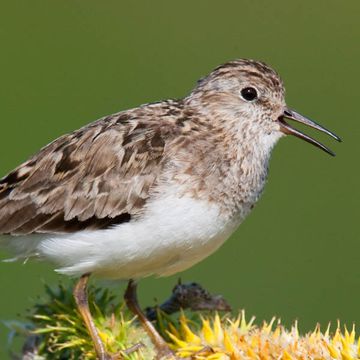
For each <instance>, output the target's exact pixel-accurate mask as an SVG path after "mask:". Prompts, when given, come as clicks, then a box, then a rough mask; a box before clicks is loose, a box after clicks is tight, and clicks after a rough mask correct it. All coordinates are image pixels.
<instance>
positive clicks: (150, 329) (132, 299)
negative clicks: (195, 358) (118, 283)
mask: <svg viewBox="0 0 360 360" xmlns="http://www.w3.org/2000/svg"><path fill="white" fill-rule="evenodd" d="M136 288H137V285H136V283H135V281H134V280H130V281H129V283H128V286H127V289H126V291H125V295H124V299H125V302H126V305H127V307H128V308H129V309H130V311H132V312H133V313H134V314H135V315H136V316H137V318H138V319H139V321H140V323H141V325H142V326H143V328H144V330H145V331H146V332H147V334H148V335H149V337H150V339H151V341H152V342H153V344H154V345H155V347H156V349H157V359H176V357H175V356H174V353H173V352H172V351H171V350H170V348H169V346H168V344H167V343H166V342H165V340H164V339H163V338H162V337H161V336H160V334H159V333H158V332H157V331H156V329H155V328H154V326H153V324H152V323H151V322H150V321H149V320H148V319H147V317H146V316H145V314H144V313H143V311H142V310H141V308H140V306H139V303H138V300H137V294H136Z"/></svg>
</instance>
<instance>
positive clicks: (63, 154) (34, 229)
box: [0, 111, 165, 235]
mask: <svg viewBox="0 0 360 360" xmlns="http://www.w3.org/2000/svg"><path fill="white" fill-rule="evenodd" d="M153 115H154V114H153ZM164 147H165V141H164V139H163V136H162V134H161V132H160V128H159V126H157V125H156V122H154V121H146V118H145V121H144V119H142V118H141V117H140V118H139V119H137V116H136V113H135V114H133V112H132V111H127V112H121V113H118V114H114V115H111V116H109V117H106V118H103V119H100V120H98V121H96V122H94V123H92V124H90V125H88V126H85V127H83V128H81V129H79V130H77V131H74V132H73V133H71V134H68V135H64V136H62V137H60V138H58V139H57V140H55V141H54V142H52V143H50V144H49V145H47V146H45V147H44V148H43V149H41V150H40V151H39V152H38V153H37V154H36V155H35V156H33V157H32V158H31V159H30V160H28V161H27V162H25V163H24V164H22V165H20V166H19V167H17V168H16V169H15V170H14V171H12V172H11V173H10V174H8V175H7V176H5V177H4V178H2V179H1V180H0V234H11V235H24V234H31V233H62V232H73V231H77V230H82V229H96V228H104V227H107V226H109V225H111V224H114V223H120V222H124V221H129V220H130V218H131V216H133V215H135V214H138V213H140V212H141V209H142V208H143V206H144V204H145V202H146V200H147V199H148V197H149V192H150V189H151V187H152V186H153V185H154V183H155V181H156V179H157V177H158V175H159V174H160V172H161V168H162V166H163V154H164Z"/></svg>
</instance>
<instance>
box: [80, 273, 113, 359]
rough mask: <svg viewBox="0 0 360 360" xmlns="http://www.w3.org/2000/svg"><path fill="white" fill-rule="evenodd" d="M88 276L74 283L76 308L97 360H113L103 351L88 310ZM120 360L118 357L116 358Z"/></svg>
mask: <svg viewBox="0 0 360 360" xmlns="http://www.w3.org/2000/svg"><path fill="white" fill-rule="evenodd" d="M89 277H90V274H85V275H83V276H82V277H81V278H80V279H79V281H78V282H77V283H76V285H75V288H74V292H73V294H74V298H75V302H76V305H77V308H78V310H79V312H80V314H81V316H82V318H83V320H84V323H85V326H86V328H87V330H88V331H89V334H90V336H91V339H92V341H93V343H94V348H95V352H96V356H97V357H98V359H99V360H114V359H115V357H114V356H112V355H109V354H108V353H107V352H106V351H105V346H104V344H103V342H102V341H101V339H100V336H99V333H98V331H97V329H96V326H95V324H94V321H93V319H92V316H91V313H90V309H89V302H88V295H87V283H88V280H89ZM116 358H118V359H120V357H118V356H117V357H116Z"/></svg>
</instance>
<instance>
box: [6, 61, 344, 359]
mask: <svg viewBox="0 0 360 360" xmlns="http://www.w3.org/2000/svg"><path fill="white" fill-rule="evenodd" d="M286 119H290V120H294V121H297V122H299V123H302V124H305V125H307V126H310V127H313V128H315V129H318V130H320V131H322V132H325V133H327V134H328V135H330V136H332V137H333V138H334V139H336V140H338V141H340V139H339V137H337V136H336V135H335V134H333V133H332V132H330V131H329V130H326V129H325V128H324V127H322V126H320V125H318V124H317V123H315V122H314V121H312V120H310V119H308V118H305V117H304V116H302V115H300V114H299V113H297V112H295V111H294V110H290V109H289V108H288V107H287V106H286V103H285V99H284V87H283V83H282V81H281V80H280V78H279V76H278V75H277V73H276V72H275V71H274V70H273V69H271V68H270V67H269V66H267V65H266V64H264V63H262V62H259V61H254V60H245V59H239V60H235V61H230V62H227V63H225V64H223V65H221V66H219V67H217V68H216V69H215V70H214V71H212V72H211V73H210V74H209V75H208V76H206V77H204V78H202V79H201V80H199V81H198V83H197V85H196V87H195V88H194V89H193V91H192V92H191V93H190V94H189V95H188V96H186V97H185V98H183V99H180V100H165V101H161V102H157V103H152V104H145V105H141V106H139V107H137V108H134V109H130V110H126V111H121V112H119V113H116V114H113V115H109V116H106V117H104V118H102V119H100V120H97V121H95V122H93V123H91V124H89V125H87V126H84V127H82V128H81V129H79V130H76V131H74V132H72V133H70V134H67V135H64V136H61V137H59V138H58V139H56V140H55V141H53V142H52V143H50V144H48V145H46V146H45V147H44V148H42V149H41V150H40V151H39V152H38V153H37V154H35V155H34V156H32V157H31V158H30V159H29V160H28V161H26V162H25V163H23V164H22V165H20V166H18V167H17V168H16V169H15V170H13V171H12V172H10V173H9V174H8V175H7V176H5V177H3V178H2V179H1V180H0V234H3V235H4V236H3V238H2V240H1V244H2V245H3V246H6V247H8V248H10V249H11V250H12V251H14V252H15V254H16V259H27V258H31V257H35V258H39V259H45V260H49V261H52V262H53V263H55V264H56V265H57V270H56V271H58V272H59V273H62V274H67V275H72V276H78V277H80V279H79V281H78V282H77V284H76V286H75V289H74V296H75V300H76V303H77V305H78V309H79V312H80V313H81V315H82V317H83V319H84V323H85V325H86V327H87V329H88V331H89V332H90V335H91V337H92V339H93V342H94V347H95V351H96V354H97V357H98V358H99V359H101V360H105V359H106V360H107V359H116V358H118V357H120V355H118V354H109V353H107V352H106V350H105V347H104V344H103V343H102V341H101V339H100V337H99V335H98V332H97V329H96V327H95V326H94V323H93V320H92V317H91V314H90V311H89V307H88V301H87V288H86V287H87V282H88V278H89V276H90V274H93V275H95V276H99V277H103V278H108V279H123V280H128V281H129V284H128V287H127V290H126V292H125V301H126V303H127V305H128V306H129V308H130V309H131V310H132V311H133V312H134V313H135V314H136V315H137V316H138V319H139V320H140V322H141V323H142V325H143V326H144V328H145V330H146V331H147V332H148V334H149V336H150V337H151V339H152V341H153V342H154V344H155V346H156V348H157V350H158V358H159V359H160V358H174V355H173V354H172V353H171V351H170V349H169V347H168V346H167V344H166V343H165V341H164V340H163V339H162V338H161V336H160V335H159V334H158V333H157V332H156V330H155V329H154V327H153V326H152V324H151V323H150V322H149V321H148V320H147V319H146V317H145V316H144V314H143V312H142V311H141V309H140V307H139V305H138V302H137V297H136V283H135V281H136V280H138V279H141V278H143V277H146V276H149V275H156V276H166V275H171V274H175V273H177V272H179V271H182V270H185V269H187V268H189V267H191V266H192V265H194V264H196V263H197V262H199V261H201V260H203V259H204V258H206V257H207V256H209V255H210V254H211V253H213V252H214V251H215V250H217V249H218V248H219V247H220V246H221V245H222V244H223V243H224V241H225V240H226V239H227V238H228V237H229V236H230V235H231V233H232V232H233V231H234V230H235V229H236V228H237V227H238V226H239V224H240V223H241V222H242V221H243V220H244V218H245V217H246V215H247V214H248V213H249V212H250V210H251V209H252V207H253V206H254V204H255V203H256V201H257V200H258V198H259V197H260V195H261V192H262V190H263V188H264V185H265V182H266V178H267V173H268V163H269V158H270V154H271V150H272V148H273V147H274V145H275V144H276V142H277V141H278V140H279V139H280V138H281V137H282V136H284V135H285V134H288V135H295V136H297V137H299V138H301V139H304V140H306V141H308V142H310V143H312V144H314V145H316V146H317V147H319V148H321V149H322V150H324V151H326V152H327V153H329V154H331V155H334V154H333V153H332V151H331V150H329V149H328V148H327V147H325V146H324V145H323V144H321V143H319V142H318V141H317V140H315V139H313V138H311V137H309V136H308V135H305V134H304V133H302V132H300V131H299V130H296V129H295V128H293V127H292V126H291V125H289V124H288V122H286Z"/></svg>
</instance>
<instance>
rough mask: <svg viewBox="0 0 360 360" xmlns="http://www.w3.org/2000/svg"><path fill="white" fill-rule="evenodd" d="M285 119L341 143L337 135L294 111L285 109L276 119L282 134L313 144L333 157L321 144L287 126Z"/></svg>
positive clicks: (333, 154)
mask: <svg viewBox="0 0 360 360" xmlns="http://www.w3.org/2000/svg"><path fill="white" fill-rule="evenodd" d="M285 119H290V120H294V121H297V122H299V123H301V124H304V125H307V126H310V127H312V128H314V129H317V130H320V131H322V132H324V133H326V134H328V135H330V136H331V137H333V138H334V139H335V140H337V141H341V139H340V138H339V137H338V136H337V135H335V134H334V133H333V132H331V131H329V130H327V129H325V128H324V127H322V126H321V125H319V124H317V123H316V122H315V121H313V120H310V119H308V118H306V117H304V116H302V115H300V114H299V113H297V112H296V111H294V110H289V109H285V111H284V114H283V115H282V116H280V117H279V119H278V121H279V123H280V127H281V131H282V132H283V133H285V134H288V135H294V136H296V137H298V138H300V139H303V140H305V141H307V142H309V143H310V144H313V145H315V146H317V147H318V148H320V149H322V150H324V151H325V152H327V153H328V154H330V155H332V156H335V153H333V152H332V151H331V150H330V149H329V148H328V147H326V146H325V145H323V144H321V143H320V142H319V141H317V140H315V139H313V138H312V137H310V136H308V135H305V134H304V133H302V132H301V131H299V130H296V129H295V128H293V127H292V126H291V125H289V124H288V123H287V122H286V121H285Z"/></svg>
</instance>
